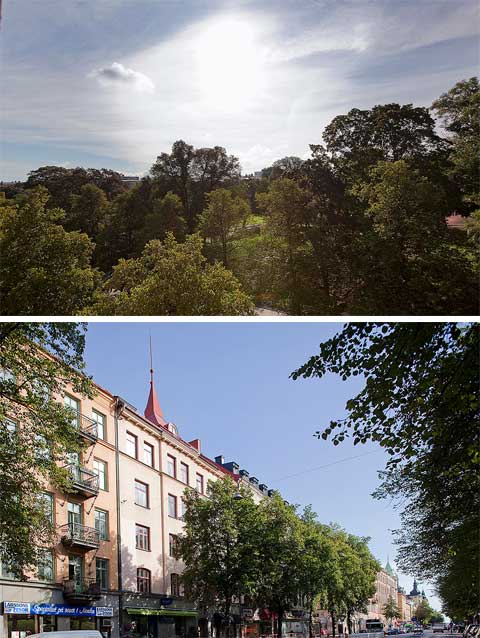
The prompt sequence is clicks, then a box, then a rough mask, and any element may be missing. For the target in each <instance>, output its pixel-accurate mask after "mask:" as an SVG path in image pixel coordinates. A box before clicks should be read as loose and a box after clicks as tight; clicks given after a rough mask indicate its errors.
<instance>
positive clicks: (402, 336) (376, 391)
mask: <svg viewBox="0 0 480 638" xmlns="http://www.w3.org/2000/svg"><path fill="white" fill-rule="evenodd" d="M479 347H480V339H479V331H478V326H476V325H474V324H464V325H457V324H455V323H421V324H396V323H391V324H388V323H387V324H370V323H367V324H354V323H351V324H348V325H346V326H345V327H344V329H343V330H342V331H341V332H340V333H339V334H337V335H335V336H334V337H333V338H332V339H329V340H328V341H326V342H325V343H322V344H320V353H319V354H318V355H315V356H313V357H312V358H311V359H310V360H309V361H308V362H307V363H306V364H305V365H304V366H302V367H301V368H299V369H298V370H296V371H295V372H294V373H292V376H293V378H294V379H297V378H299V377H300V376H303V377H311V376H314V377H319V378H322V377H323V376H324V375H325V374H327V373H328V372H333V373H335V374H340V375H341V376H342V378H343V379H344V380H346V379H348V378H350V377H352V376H358V375H363V377H364V378H365V384H364V387H363V389H362V390H361V392H359V394H357V396H355V397H353V398H352V399H350V400H349V401H347V404H346V409H347V416H346V417H345V418H344V419H342V420H332V421H331V422H330V424H329V425H328V426H326V427H325V428H324V429H323V430H322V431H319V432H318V433H317V436H319V437H321V438H323V439H328V438H329V437H332V440H333V443H334V444H335V445H338V444H339V443H341V442H342V441H344V440H345V438H347V437H353V442H354V444H355V445H357V444H360V443H365V442H367V441H370V440H371V441H375V442H378V443H379V444H380V445H381V446H382V447H383V448H384V449H385V450H386V452H387V453H388V454H389V456H390V459H389V461H388V463H387V467H386V470H385V472H383V473H382V483H381V485H380V487H379V489H378V490H377V493H376V495H377V496H378V497H386V496H388V497H391V498H392V497H393V499H395V500H396V501H397V503H399V506H400V503H401V504H402V505H403V507H404V509H403V512H402V514H401V519H402V528H401V529H400V530H399V531H398V533H397V543H398V544H399V555H398V562H399V563H400V565H401V567H402V568H403V569H404V570H405V571H407V572H408V573H411V574H415V575H417V576H422V577H424V578H426V579H433V580H434V581H435V582H437V583H438V584H439V585H441V583H446V582H448V580H449V578H450V575H451V574H453V573H459V568H460V566H461V565H462V566H465V569H464V570H463V571H462V578H463V579H464V581H465V582H467V583H471V584H472V585H473V586H474V590H475V591H476V592H477V593H475V592H474V594H473V596H472V597H470V598H468V599H466V601H465V607H464V614H465V615H468V613H474V612H473V611H471V609H472V608H473V609H474V608H475V605H477V606H478V602H479V601H478V591H479V588H478V586H475V585H478V570H477V569H476V567H475V565H477V564H478V560H479V554H478V542H476V541H475V539H476V538H477V536H476V535H477V534H478V517H477V512H478V510H479V508H480V497H479V490H478V482H477V481H478V465H479V457H478V453H477V452H478V446H479V444H480V438H479V432H480V422H479V418H480V417H479V395H478V386H479V381H480V378H479V376H480V373H479V366H478V351H479ZM405 502H406V506H405ZM443 591H444V593H445V594H447V593H449V592H450V591H451V590H449V589H448V587H447V588H445V589H444V590H443ZM444 602H445V604H446V605H448V604H449V602H448V599H446V600H444Z"/></svg>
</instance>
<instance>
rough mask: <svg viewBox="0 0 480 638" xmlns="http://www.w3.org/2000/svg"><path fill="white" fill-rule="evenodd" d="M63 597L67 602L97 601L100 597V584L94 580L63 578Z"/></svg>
mask: <svg viewBox="0 0 480 638" xmlns="http://www.w3.org/2000/svg"><path fill="white" fill-rule="evenodd" d="M63 596H64V598H65V600H69V601H75V600H78V601H87V600H98V599H99V598H100V597H101V593H100V583H97V582H96V581H95V579H94V578H64V579H63Z"/></svg>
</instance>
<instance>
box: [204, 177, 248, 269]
mask: <svg viewBox="0 0 480 638" xmlns="http://www.w3.org/2000/svg"><path fill="white" fill-rule="evenodd" d="M206 200H207V204H208V205H207V207H206V208H205V210H204V211H203V213H202V214H201V215H200V217H199V226H198V227H199V230H200V232H201V234H202V235H203V236H204V237H206V238H209V239H211V240H213V241H218V242H219V243H220V245H221V247H222V262H223V265H224V266H225V268H228V265H229V264H228V245H229V242H230V241H231V239H232V234H233V232H234V230H235V229H236V228H238V227H239V226H240V225H241V223H242V221H243V220H244V219H245V218H246V216H247V215H248V212H249V206H248V203H247V202H246V201H245V200H244V199H241V198H240V197H233V195H232V193H231V191H229V190H227V189H226V188H218V189H217V190H214V191H212V192H211V193H207V195H206Z"/></svg>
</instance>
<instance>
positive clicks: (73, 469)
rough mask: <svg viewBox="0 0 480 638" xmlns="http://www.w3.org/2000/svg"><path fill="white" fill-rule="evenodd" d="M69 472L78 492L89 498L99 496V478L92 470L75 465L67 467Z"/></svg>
mask: <svg viewBox="0 0 480 638" xmlns="http://www.w3.org/2000/svg"><path fill="white" fill-rule="evenodd" d="M67 470H68V472H69V474H70V476H71V477H72V483H73V488H74V489H75V491H76V492H78V493H79V494H82V495H83V496H86V497H87V498H88V497H90V496H96V495H97V494H98V476H97V475H96V474H95V473H94V472H92V470H87V468H86V467H82V466H81V465H75V464H74V463H72V464H70V465H67Z"/></svg>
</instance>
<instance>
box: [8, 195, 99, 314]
mask: <svg viewBox="0 0 480 638" xmlns="http://www.w3.org/2000/svg"><path fill="white" fill-rule="evenodd" d="M48 199H49V195H48V192H47V190H46V189H45V188H42V187H40V188H36V189H34V190H32V191H29V192H28V194H27V195H26V196H24V197H22V199H21V200H20V201H19V203H18V204H12V203H11V202H10V200H6V202H4V203H3V204H2V203H1V202H0V298H1V300H2V314H4V315H54V314H57V315H74V314H77V313H78V311H79V309H80V308H82V307H83V306H85V305H86V304H88V303H89V302H90V300H91V297H92V293H93V291H94V289H95V287H96V285H97V283H98V273H97V272H96V271H95V270H93V269H92V268H91V266H90V257H91V255H92V252H93V244H92V242H91V240H90V239H89V237H88V236H87V235H85V234H82V233H79V232H76V231H75V232H66V231H65V229H64V228H63V227H62V226H61V225H60V223H59V222H61V221H62V220H63V218H64V212H63V210H61V209H58V208H51V209H48V208H47V207H46V205H47V202H48Z"/></svg>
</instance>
